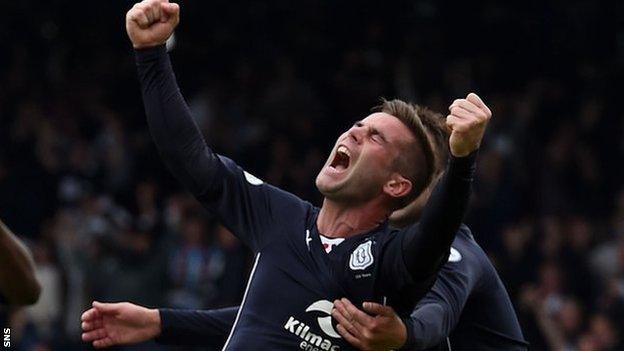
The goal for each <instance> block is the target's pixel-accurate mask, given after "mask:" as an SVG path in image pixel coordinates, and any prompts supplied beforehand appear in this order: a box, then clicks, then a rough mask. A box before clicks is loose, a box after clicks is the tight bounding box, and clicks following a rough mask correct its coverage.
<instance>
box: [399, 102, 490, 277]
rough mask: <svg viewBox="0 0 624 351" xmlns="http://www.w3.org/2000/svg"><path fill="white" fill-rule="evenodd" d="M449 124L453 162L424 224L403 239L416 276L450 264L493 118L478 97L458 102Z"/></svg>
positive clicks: (430, 203)
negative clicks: (484, 140)
mask: <svg viewBox="0 0 624 351" xmlns="http://www.w3.org/2000/svg"><path fill="white" fill-rule="evenodd" d="M449 111H450V114H449V115H448V116H447V118H446V124H447V126H448V127H449V129H450V130H451V135H450V138H449V149H450V151H451V159H450V161H449V165H448V167H447V170H446V172H445V174H444V176H443V177H442V179H441V180H440V182H439V183H438V185H437V186H436V187H435V189H434V191H433V193H432V194H431V197H430V198H429V201H428V202H427V205H426V206H425V208H424V210H423V213H422V216H421V218H420V221H419V222H418V223H417V224H416V225H415V226H413V227H412V230H411V233H410V232H409V231H408V234H407V235H405V236H404V237H403V257H404V259H405V263H406V266H407V267H408V269H409V271H410V273H412V276H413V277H415V278H417V277H419V276H420V277H422V276H429V275H431V274H434V273H435V272H436V271H437V270H438V269H439V268H440V266H441V265H442V264H443V263H444V262H446V258H447V256H448V252H449V247H450V246H451V243H452V242H453V239H454V238H455V233H457V230H458V229H459V226H460V224H461V222H462V220H463V218H464V215H465V213H466V209H467V208H468V202H469V200H470V191H471V184H472V178H473V176H474V172H475V168H476V167H475V161H476V155H477V150H478V148H479V145H480V144H481V139H482V138H483V134H484V133H485V128H486V126H487V124H488V122H489V120H490V118H491V116H492V113H491V112H490V109H489V108H488V107H487V106H486V105H485V104H484V103H483V101H482V100H481V98H479V97H478V96H477V95H476V94H474V93H470V94H468V96H467V97H466V98H465V99H457V100H455V101H454V102H453V103H452V104H451V106H450V107H449Z"/></svg>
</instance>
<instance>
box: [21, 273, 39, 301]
mask: <svg viewBox="0 0 624 351" xmlns="http://www.w3.org/2000/svg"><path fill="white" fill-rule="evenodd" d="M24 295H25V296H24V305H34V304H35V303H37V301H39V297H40V296H41V284H39V281H37V279H35V278H33V282H32V284H31V286H30V287H29V289H28V292H27V293H26V294H24Z"/></svg>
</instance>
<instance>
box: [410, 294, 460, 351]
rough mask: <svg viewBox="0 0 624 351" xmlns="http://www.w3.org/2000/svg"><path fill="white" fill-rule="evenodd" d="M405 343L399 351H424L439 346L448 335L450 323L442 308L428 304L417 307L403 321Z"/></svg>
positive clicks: (434, 304)
mask: <svg viewBox="0 0 624 351" xmlns="http://www.w3.org/2000/svg"><path fill="white" fill-rule="evenodd" d="M403 321H404V323H405V327H406V328H407V341H406V342H405V345H403V347H402V348H401V350H406V351H408V350H409V351H414V350H425V349H428V348H430V347H434V346H436V345H439V344H440V343H441V342H442V341H444V339H445V338H446V337H447V336H448V335H449V334H450V332H451V328H452V322H451V321H450V318H449V316H448V313H447V311H446V310H445V309H444V307H443V306H441V305H439V304H436V303H430V304H426V305H423V306H422V307H419V308H418V309H417V310H416V311H414V313H412V315H411V316H410V317H409V318H406V319H404V320H403Z"/></svg>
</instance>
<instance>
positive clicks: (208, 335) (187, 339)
mask: <svg viewBox="0 0 624 351" xmlns="http://www.w3.org/2000/svg"><path fill="white" fill-rule="evenodd" d="M159 311H160V318H161V320H162V331H161V333H160V335H159V336H158V337H157V338H156V341H157V342H158V343H161V344H164V345H185V346H213V347H215V348H222V347H223V345H224V344H225V341H226V340H227V337H228V335H229V333H230V330H231V329H232V326H233V325H234V321H235V320H236V315H237V314H238V307H227V308H221V309H215V310H176V309H160V310H159Z"/></svg>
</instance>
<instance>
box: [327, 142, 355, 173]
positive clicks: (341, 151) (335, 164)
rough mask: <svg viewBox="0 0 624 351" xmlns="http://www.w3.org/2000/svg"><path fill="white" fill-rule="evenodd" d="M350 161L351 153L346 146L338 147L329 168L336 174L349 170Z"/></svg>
mask: <svg viewBox="0 0 624 351" xmlns="http://www.w3.org/2000/svg"><path fill="white" fill-rule="evenodd" d="M350 161H351V153H350V152H349V149H347V148H346V146H343V145H340V146H338V149H336V154H335V155H334V159H333V160H332V162H331V163H330V164H329V167H330V168H333V169H334V170H336V171H338V172H342V171H344V170H346V169H347V168H349V163H350Z"/></svg>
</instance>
